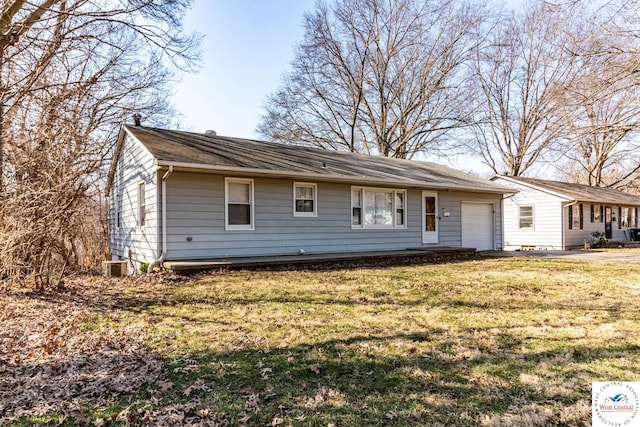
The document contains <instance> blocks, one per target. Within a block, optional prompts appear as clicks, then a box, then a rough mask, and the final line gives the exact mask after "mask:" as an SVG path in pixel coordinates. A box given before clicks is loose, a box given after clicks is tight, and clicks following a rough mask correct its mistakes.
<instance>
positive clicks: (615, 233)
mask: <svg viewBox="0 0 640 427" xmlns="http://www.w3.org/2000/svg"><path fill="white" fill-rule="evenodd" d="M582 206H583V208H582V209H583V213H584V218H583V228H582V230H580V229H575V228H574V229H572V230H569V212H568V208H565V211H564V229H565V233H566V234H565V239H566V240H565V246H566V248H582V247H584V244H585V242H591V241H592V240H593V239H594V238H593V236H592V233H593V232H596V231H597V232H601V233H604V231H605V223H604V220H603V222H593V223H592V222H591V203H586V202H584V203H582ZM604 206H611V210H612V213H613V215H614V217H615V218H616V220H615V221H614V222H612V223H611V239H610V240H611V241H615V242H624V241H626V240H630V237H629V236H630V235H629V228H637V227H635V226H634V225H630V226H625V225H623V226H622V227H621V228H620V229H618V222H619V221H620V220H621V218H618V207H622V208H625V207H627V206H620V205H604ZM629 208H630V209H633V208H634V207H632V206H629ZM603 210H604V208H603ZM603 216H604V215H603Z"/></svg>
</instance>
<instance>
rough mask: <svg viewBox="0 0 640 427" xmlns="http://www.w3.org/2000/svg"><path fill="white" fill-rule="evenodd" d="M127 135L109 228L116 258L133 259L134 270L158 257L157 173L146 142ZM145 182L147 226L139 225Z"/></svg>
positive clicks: (113, 256) (113, 196)
mask: <svg viewBox="0 0 640 427" xmlns="http://www.w3.org/2000/svg"><path fill="white" fill-rule="evenodd" d="M124 138H125V140H124V142H123V146H122V150H121V152H120V156H119V158H118V159H117V168H116V173H115V175H114V181H113V186H112V188H111V192H110V194H109V203H110V209H109V227H110V240H111V241H110V243H111V255H112V258H114V259H128V260H130V261H131V262H130V265H129V269H130V272H132V270H136V269H138V268H139V265H140V263H143V262H145V263H151V262H152V261H153V260H154V259H155V258H156V257H157V248H158V239H157V232H158V229H157V218H158V209H157V203H156V201H157V194H158V189H157V185H156V183H157V172H156V163H155V160H154V159H153V157H152V156H151V154H150V153H149V152H148V151H147V150H146V149H145V148H144V147H143V146H142V144H140V143H139V142H137V141H135V140H133V139H131V138H130V137H129V136H128V135H125V136H124ZM141 182H144V183H145V205H146V209H145V211H146V214H145V225H144V226H143V227H140V226H139V225H138V219H139V218H138V215H139V214H138V186H139V184H140V183H141ZM118 195H120V201H121V207H120V210H121V215H122V219H121V226H120V227H117V224H116V218H117V213H116V208H117V206H116V204H117V203H116V200H117V197H118ZM129 254H131V256H129Z"/></svg>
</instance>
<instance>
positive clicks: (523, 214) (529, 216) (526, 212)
mask: <svg viewBox="0 0 640 427" xmlns="http://www.w3.org/2000/svg"><path fill="white" fill-rule="evenodd" d="M520 228H533V206H520Z"/></svg>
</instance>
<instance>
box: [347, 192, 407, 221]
mask: <svg viewBox="0 0 640 427" xmlns="http://www.w3.org/2000/svg"><path fill="white" fill-rule="evenodd" d="M406 200H407V192H406V190H390V189H387V188H366V187H352V188H351V226H352V227H353V228H406V222H407V218H406Z"/></svg>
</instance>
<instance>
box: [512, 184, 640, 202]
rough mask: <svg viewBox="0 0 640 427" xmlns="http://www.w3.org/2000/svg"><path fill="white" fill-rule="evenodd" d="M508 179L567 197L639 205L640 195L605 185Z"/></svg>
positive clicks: (583, 200)
mask: <svg viewBox="0 0 640 427" xmlns="http://www.w3.org/2000/svg"><path fill="white" fill-rule="evenodd" d="M508 178H509V179H512V180H515V181H520V182H523V183H528V184H531V185H535V186H537V187H540V188H543V189H546V190H548V191H552V192H554V193H558V194H561V195H563V196H566V197H567V198H569V199H573V200H577V201H581V202H590V203H598V204H604V203H607V204H613V205H635V206H640V196H635V195H633V194H628V193H624V192H622V191H617V190H612V189H610V188H605V187H592V186H589V185H584V184H571V183H568V182H559V181H548V180H544V179H534V178H522V177H508Z"/></svg>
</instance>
